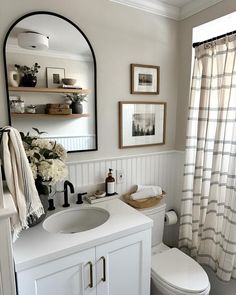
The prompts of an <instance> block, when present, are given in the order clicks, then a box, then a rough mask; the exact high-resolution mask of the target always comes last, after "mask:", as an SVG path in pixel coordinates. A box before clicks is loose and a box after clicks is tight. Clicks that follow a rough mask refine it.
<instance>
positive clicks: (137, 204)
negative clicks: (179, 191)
mask: <svg viewBox="0 0 236 295" xmlns="http://www.w3.org/2000/svg"><path fill="white" fill-rule="evenodd" d="M131 194H132V193H129V194H126V195H124V199H125V201H126V203H128V204H129V205H130V206H132V207H134V208H136V209H144V208H150V207H154V206H156V205H157V204H158V203H159V202H160V201H161V199H162V198H163V197H164V196H165V195H166V193H165V192H164V191H162V194H161V195H158V196H156V197H151V198H146V199H140V200H132V199H131V198H130V195H131Z"/></svg>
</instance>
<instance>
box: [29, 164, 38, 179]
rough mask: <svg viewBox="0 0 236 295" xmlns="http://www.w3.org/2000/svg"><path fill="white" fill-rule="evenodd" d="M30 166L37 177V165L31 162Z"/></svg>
mask: <svg viewBox="0 0 236 295" xmlns="http://www.w3.org/2000/svg"><path fill="white" fill-rule="evenodd" d="M30 168H31V170H32V174H33V177H34V179H36V178H37V174H38V171H37V170H38V169H37V166H36V165H35V164H34V163H30Z"/></svg>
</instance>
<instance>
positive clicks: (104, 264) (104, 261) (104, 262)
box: [101, 256, 106, 282]
mask: <svg viewBox="0 0 236 295" xmlns="http://www.w3.org/2000/svg"><path fill="white" fill-rule="evenodd" d="M101 259H102V262H103V277H102V281H103V282H106V258H105V257H104V256H102V257H101Z"/></svg>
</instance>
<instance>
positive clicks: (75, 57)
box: [6, 44, 92, 62]
mask: <svg viewBox="0 0 236 295" xmlns="http://www.w3.org/2000/svg"><path fill="white" fill-rule="evenodd" d="M6 52H11V53H22V54H27V55H29V54H30V55H34V56H35V55H37V56H46V57H51V58H62V59H71V60H77V61H83V62H92V58H91V57H89V56H83V55H76V54H70V53H68V52H59V51H56V50H28V49H24V48H21V47H19V46H17V45H15V44H8V45H7V47H6Z"/></svg>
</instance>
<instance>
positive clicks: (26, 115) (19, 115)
mask: <svg viewBox="0 0 236 295" xmlns="http://www.w3.org/2000/svg"><path fill="white" fill-rule="evenodd" d="M11 116H12V117H14V118H31V117H32V118H35V117H37V118H44V119H45V118H48V117H53V118H58V119H60V118H64V119H77V118H83V117H88V116H89V114H70V115H51V114H50V115H49V114H32V113H11Z"/></svg>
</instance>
